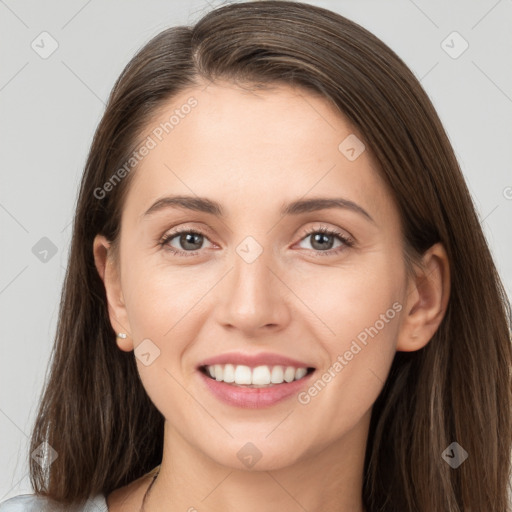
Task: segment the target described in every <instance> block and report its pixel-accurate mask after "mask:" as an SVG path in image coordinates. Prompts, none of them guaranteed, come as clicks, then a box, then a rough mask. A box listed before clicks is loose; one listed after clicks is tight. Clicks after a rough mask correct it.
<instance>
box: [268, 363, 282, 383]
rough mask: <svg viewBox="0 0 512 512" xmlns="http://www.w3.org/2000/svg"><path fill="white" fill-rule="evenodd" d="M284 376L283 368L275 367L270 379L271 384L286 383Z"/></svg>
mask: <svg viewBox="0 0 512 512" xmlns="http://www.w3.org/2000/svg"><path fill="white" fill-rule="evenodd" d="M283 375H284V373H283V367H282V366H274V368H272V376H271V377H270V382H272V384H281V382H283V381H284V377H283Z"/></svg>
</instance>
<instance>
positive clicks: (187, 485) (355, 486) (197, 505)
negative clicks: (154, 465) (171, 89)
mask: <svg viewBox="0 0 512 512" xmlns="http://www.w3.org/2000/svg"><path fill="white" fill-rule="evenodd" d="M370 414H371V412H370V411H369V412H368V414H367V415H365V416H364V417H363V418H362V419H361V421H360V422H359V424H357V425H356V426H355V427H354V428H353V429H352V430H351V431H349V432H348V433H346V434H345V435H344V436H343V437H342V438H339V439H337V440H335V441H332V440H330V439H328V438H327V442H326V443H325V444H324V445H323V446H319V444H320V443H319V442H317V443H312V446H313V448H311V450H310V451H309V452H307V451H306V452H304V453H302V452H301V454H300V458H297V459H295V460H294V457H293V455H290V454H289V453H288V454H284V455H283V454H279V457H282V458H283V459H284V457H285V456H287V460H286V465H284V466H283V464H282V463H281V464H279V457H274V458H272V457H271V455H270V454H269V456H268V457H265V453H261V458H260V459H259V460H258V461H257V462H256V463H255V464H254V466H253V467H251V468H247V469H240V464H238V467H235V466H236V462H234V463H233V464H232V465H229V464H219V463H218V462H217V460H218V457H216V460H213V457H209V456H207V455H206V454H205V453H204V452H203V451H199V450H197V449H196V448H195V447H194V446H193V445H192V444H191V443H190V442H188V441H187V440H186V439H184V438H183V437H182V436H181V435H180V434H179V433H178V432H177V431H176V430H175V429H173V428H172V426H171V425H169V423H168V422H166V424H165V433H164V453H163V458H162V464H161V466H160V473H159V475H158V477H157V479H156V480H155V483H154V485H153V486H152V488H151V491H150V493H149V494H148V498H147V500H146V504H145V510H146V511H147V512H164V511H165V512H178V511H180V512H183V511H188V512H199V511H201V510H208V511H210V512H217V511H219V512H221V511H225V510H238V511H240V512H260V511H261V510H262V508H263V509H265V508H267V507H266V504H270V503H271V504H272V509H273V510H297V511H300V510H308V511H309V512H335V511H336V512H363V510H364V509H363V502H362V484H363V470H364V455H365V450H366V441H367V435H368V426H369V420H370ZM326 434H329V432H327V433H326ZM231 441H232V442H233V443H232V444H233V447H237V449H236V451H237V452H238V451H239V450H240V448H241V447H242V446H244V445H247V441H243V442H240V441H237V442H236V441H235V440H233V439H232V440H231ZM249 446H250V445H247V448H246V450H247V451H248V452H250V451H251V450H255V448H249ZM269 446H270V444H267V445H266V450H267V452H268V453H270V452H269ZM301 448H302V447H301ZM226 450H227V451H230V450H231V448H230V447H229V446H227V447H226ZM265 459H266V460H265ZM228 460H229V459H228ZM235 460H238V459H235ZM289 461H290V462H289Z"/></svg>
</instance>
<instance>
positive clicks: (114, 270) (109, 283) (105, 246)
mask: <svg viewBox="0 0 512 512" xmlns="http://www.w3.org/2000/svg"><path fill="white" fill-rule="evenodd" d="M93 253H94V263H95V265H96V269H97V270H98V274H99V275H100V277H101V279H102V280H103V284H104V286H105V292H106V295H107V304H108V314H109V317H110V323H111V324H112V328H113V329H114V331H115V332H116V333H119V332H122V333H126V335H127V337H126V338H125V339H122V338H119V337H117V338H116V340H117V346H118V347H119V348H120V349H121V350H123V351H124V352H130V351H131V350H133V339H132V337H131V335H130V332H131V329H130V322H129V321H128V315H127V313H126V307H125V303H124V297H123V292H122V289H121V280H120V278H119V269H118V265H117V264H116V262H115V261H114V258H113V257H112V249H111V242H109V241H108V240H107V239H106V238H105V237H104V236H103V235H96V237H95V238H94V242H93Z"/></svg>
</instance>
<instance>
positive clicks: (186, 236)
mask: <svg viewBox="0 0 512 512" xmlns="http://www.w3.org/2000/svg"><path fill="white" fill-rule="evenodd" d="M175 239H176V240H175ZM205 240H208V238H207V237H206V235H204V234H203V233H201V232H199V231H195V230H193V229H178V230H175V231H173V232H171V233H166V234H165V235H164V236H163V237H162V238H161V240H160V242H159V243H160V245H161V246H162V247H165V248H166V249H168V250H170V251H171V252H172V253H174V254H176V255H178V256H195V255H197V251H199V250H200V249H202V245H203V243H204V241H205ZM208 241H209V240H208ZM173 242H174V244H178V247H176V246H175V245H173ZM210 243H211V242H210ZM181 249H184V250H181Z"/></svg>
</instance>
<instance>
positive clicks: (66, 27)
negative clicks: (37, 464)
mask: <svg viewBox="0 0 512 512" xmlns="http://www.w3.org/2000/svg"><path fill="white" fill-rule="evenodd" d="M309 3H312V4H315V5H319V6H322V7H326V8H329V9H331V10H333V11H336V12H339V13H340V14H343V15H345V16H347V17H348V18H350V19H352V20H354V21H356V22H358V23H360V24H361V25H363V26H364V27H366V28H368V29H369V30H370V31H372V32H373V33H374V34H376V35H377V36H378V37H380V38H381V39H382V40H383V41H385V42H386V43H387V44H388V45H389V46H391V47H392V48H393V49H394V50H395V51H396V52H397V53H398V54H399V55H400V56H401V57H402V58H403V59H404V61H405V62H406V63H407V64H408V65H409V66H410V67H411V69H412V70H413V72H414V73H415V74H416V76H418V78H420V79H421V83H422V84H423V86H424V88H425V89H426V91H427V92H428V94H429V95H430V97H431V98H432V100H433V102H434V105H435V107H436V108H437V110H438V112H439V114H440V117H441V119H442V121H443V122H444V125H445V127H446V129H447V131H448V134H449V136H450V139H451V141H452V143H453V146H454V148H455V151H456V154H457V156H458V158H459V161H460V164H461V166H462V168H463V171H464V173H465V176H466V178H467V182H468V185H469V188H470V190H471V192H472V194H473V197H474V200H475V204H476V207H477V209H478V212H479V215H480V218H481V220H482V226H483V229H484V231H485V234H486V236H487V239H488V241H489V244H490V246H491V249H492V252H493V254H494V257H495V261H496V263H497V266H498V270H499V272H500V274H501V276H502V278H503V281H504V284H505V287H506V289H507V292H508V294H509V297H510V296H512V294H511V293H510V292H511V290H512V258H510V254H511V252H512V251H511V249H512V236H511V234H510V224H511V222H510V221H511V220H512V173H511V170H510V164H511V161H512V155H511V151H512V150H511V147H512V115H511V114H512V68H511V60H510V56H511V55H512V30H511V27H512V24H511V21H512V0H500V1H496V0H482V1H478V2H469V1H467V0H459V1H450V2H446V1H431V0H429V1H427V0H414V2H413V1H412V0H393V1H391V0H374V1H370V0H359V1H356V0H352V1H349V0H347V1H344V0H338V1H337V0H332V1H312V2H309ZM220 4H221V2H215V1H210V2H202V1H192V2H171V1H156V0H153V1H149V2H142V1H141V0H139V1H136V0H130V1H126V0H124V1H121V0H108V1H105V0H104V1H100V0H71V1H69V0H68V1H66V2H64V1H63V0H62V1H55V0H54V1H48V2H44V3H43V2H36V1H23V0H21V1H15V0H0V56H1V66H0V120H1V122H0V130H1V132H0V140H1V144H2V146H1V147H2V153H1V155H2V159H1V186H0V233H1V235H2V237H1V254H0V258H1V259H0V313H1V321H0V343H1V355H2V357H1V358H0V366H1V368H0V379H1V380H0V460H1V461H2V464H1V468H0V472H1V478H0V501H3V500H4V499H7V498H8V497H11V496H14V495H16V494H20V493H24V492H31V488H30V485H29V480H28V473H27V469H28V466H27V464H26V450H27V449H28V438H29V435H30V429H31V426H32V423H33V421H34V418H35V412H36V406H37V400H38V397H39V393H40V390H41V388H42V384H43V378H44V375H45V371H46V365H47V362H48V359H49V355H50V350H51V346H52V343H53V336H54V332H55V327H56V320H57V311H58V303H59V297H60V288H61V285H62V281H63V277H64V271H65V266H66V262H67V256H68V245H69V242H70V237H71V227H70V222H71V219H72V215H73V207H74V202H75V197H76V190H77V185H78V183H79V179H80V176H81V172H82V169H83V166H84V163H85V159H86V155H87V152H88V148H89V145H90V143H91V140H92V135H93V132H94V129H95V127H96V125H97V123H98V122H99V120H100V117H101V115H102V113H103V110H104V102H105V101H106V98H107V96H108V93H109V92H110V89H111V88H112V86H113V84H114V81H115V79H116V78H117V76H118V75H119V73H120V72H121V70H122V68H123V67H124V65H125V64H126V63H127V62H128V61H129V59H130V58H131V57H132V56H133V54H134V53H135V51H136V50H137V49H138V48H139V47H140V46H141V45H142V44H144V43H145V42H146V41H148V40H149V38H150V37H152V36H153V35H155V34H157V33H158V32H159V31H161V30H163V29H164V28H167V27H168V26H172V25H177V24H193V23H194V22H195V21H197V20H198V19H199V18H200V17H201V16H202V15H203V14H204V13H205V12H207V11H208V10H210V9H211V8H212V7H214V6H218V5H220ZM43 31H46V32H48V33H49V34H50V35H51V38H53V40H55V41H56V42H57V43H58V48H57V50H56V51H55V52H54V53H53V54H51V55H50V56H48V57H47V58H42V57H41V56H40V53H41V52H44V51H46V52H47V51H49V50H50V49H51V44H55V43H52V39H51V38H50V37H49V36H40V34H41V33H42V32H43ZM453 31H457V32H458V33H459V34H460V35H461V36H462V38H463V39H460V38H459V37H458V36H450V37H448V36H449V35H450V34H452V32H453ZM447 37H448V39H447ZM42 39H43V41H41V40H42ZM464 40H465V41H467V43H468V44H469V47H468V48H467V50H466V51H465V52H464V53H462V54H461V55H459V56H457V54H458V53H460V51H461V50H462V49H463V48H464V46H465V43H464ZM443 41H445V43H443ZM31 45H34V46H35V48H36V49H37V51H38V52H39V53H37V52H36V50H35V49H33V48H32V46H31ZM449 53H451V56H450V55H449ZM454 56H457V58H453V57H454ZM43 237H46V238H48V239H49V240H50V241H51V243H49V242H48V240H43V241H41V239H42V238H43ZM53 246H54V247H53ZM34 247H35V248H34ZM52 249H53V251H55V250H56V253H55V254H53V253H52ZM44 250H48V252H47V253H45V252H44Z"/></svg>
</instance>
